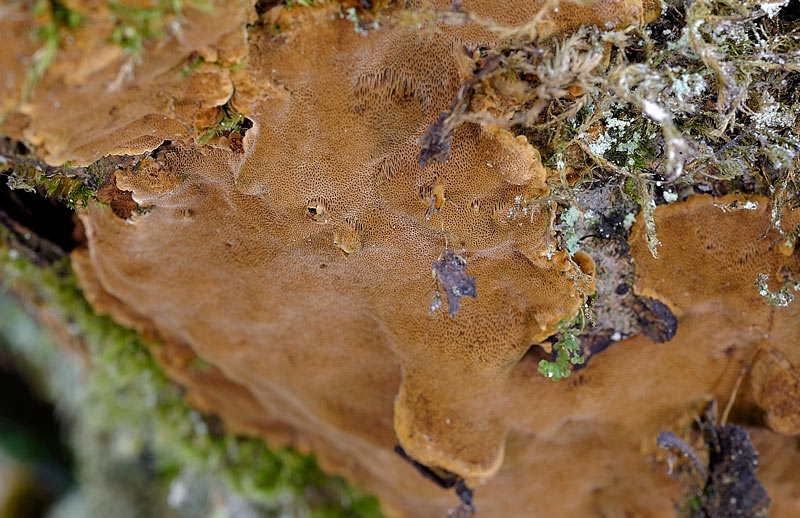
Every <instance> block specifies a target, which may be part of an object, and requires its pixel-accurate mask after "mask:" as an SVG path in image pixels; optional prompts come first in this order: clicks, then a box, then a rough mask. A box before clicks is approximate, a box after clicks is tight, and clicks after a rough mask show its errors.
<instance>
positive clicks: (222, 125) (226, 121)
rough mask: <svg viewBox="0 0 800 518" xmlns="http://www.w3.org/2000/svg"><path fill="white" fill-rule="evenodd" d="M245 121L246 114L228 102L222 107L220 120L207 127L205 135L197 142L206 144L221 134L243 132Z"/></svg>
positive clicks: (202, 144)
mask: <svg viewBox="0 0 800 518" xmlns="http://www.w3.org/2000/svg"><path fill="white" fill-rule="evenodd" d="M245 123H246V118H245V116H244V115H242V114H241V113H238V112H236V111H234V110H233V108H231V107H230V106H229V105H227V104H226V105H225V106H223V107H222V117H221V118H220V120H219V121H218V122H217V123H216V124H214V125H213V126H211V127H210V128H208V129H206V131H205V132H204V133H203V135H202V136H201V137H200V138H199V139H198V140H197V143H198V144H200V145H201V146H204V145H206V144H208V143H209V142H210V141H211V139H213V138H214V137H217V136H220V135H229V134H231V133H239V134H243V133H244V130H245Z"/></svg>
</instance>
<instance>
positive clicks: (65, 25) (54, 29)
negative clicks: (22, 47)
mask: <svg viewBox="0 0 800 518" xmlns="http://www.w3.org/2000/svg"><path fill="white" fill-rule="evenodd" d="M33 13H34V15H35V16H36V18H37V19H39V20H42V21H41V23H39V27H38V28H37V30H36V32H35V33H34V34H33V36H34V37H35V38H36V39H37V40H38V41H41V43H42V46H41V47H40V48H39V50H37V51H36V53H35V54H34V55H33V61H32V62H31V65H30V67H29V68H28V72H27V74H26V75H25V83H24V85H23V87H22V100H23V101H27V100H28V99H29V98H30V97H31V95H32V94H33V91H34V89H35V88H36V85H38V84H39V81H41V80H42V78H43V77H44V74H45V73H46V72H47V69H48V68H49V67H50V65H51V64H52V63H53V61H55V59H56V55H57V54H58V49H59V48H60V46H61V38H62V34H63V33H64V32H65V31H71V30H75V29H77V28H78V27H79V26H80V25H81V24H82V23H84V22H85V20H86V17H85V16H84V15H82V14H81V13H79V12H78V11H75V10H73V9H70V8H69V7H68V6H67V4H66V3H64V2H60V1H58V0H36V4H35V5H34V7H33Z"/></svg>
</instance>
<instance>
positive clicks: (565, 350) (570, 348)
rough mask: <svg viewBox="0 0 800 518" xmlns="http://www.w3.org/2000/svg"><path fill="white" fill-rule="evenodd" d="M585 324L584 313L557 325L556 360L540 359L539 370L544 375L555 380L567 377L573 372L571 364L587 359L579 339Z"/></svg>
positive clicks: (554, 353)
mask: <svg viewBox="0 0 800 518" xmlns="http://www.w3.org/2000/svg"><path fill="white" fill-rule="evenodd" d="M583 325H584V319H583V313H581V314H580V315H579V316H578V317H577V318H576V319H568V320H562V321H561V322H559V323H558V324H557V325H556V328H557V329H558V334H557V336H558V341H556V342H555V343H554V344H553V357H554V361H548V360H540V361H539V372H540V373H541V374H542V375H543V376H544V377H546V378H549V379H551V380H553V381H559V380H561V379H563V378H567V377H569V375H570V374H571V373H572V370H571V369H570V365H580V364H582V363H583V362H584V361H585V359H584V357H583V354H582V351H581V345H580V342H579V341H578V335H579V334H580V332H581V330H582V328H583Z"/></svg>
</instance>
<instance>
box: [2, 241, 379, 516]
mask: <svg viewBox="0 0 800 518" xmlns="http://www.w3.org/2000/svg"><path fill="white" fill-rule="evenodd" d="M3 239H4V235H3V233H2V232H0V280H1V281H2V282H3V283H4V284H6V285H9V286H12V287H13V288H15V289H17V290H23V291H25V292H29V293H32V294H33V296H34V298H35V299H36V300H40V301H42V302H43V303H45V304H46V306H47V307H48V308H49V309H51V310H54V311H56V312H57V313H58V315H59V316H60V317H61V318H62V319H63V320H64V321H65V322H67V323H68V326H69V329H70V331H71V332H72V333H75V334H76V335H78V336H80V337H81V338H82V339H83V341H84V342H85V344H86V346H87V354H88V357H89V361H90V364H91V369H90V370H89V372H88V379H87V380H86V381H87V387H86V394H85V398H84V400H83V401H82V405H83V406H84V407H85V408H86V409H88V410H87V412H86V415H85V418H86V419H87V420H88V421H89V422H88V425H89V426H91V427H92V428H94V429H96V430H102V431H103V433H104V434H106V435H108V436H110V437H124V438H125V440H126V441H127V443H128V444H130V445H132V446H131V447H134V448H138V449H139V451H145V450H147V451H150V450H152V451H153V452H154V453H155V455H154V457H155V459H156V462H157V466H156V472H157V475H158V477H160V478H161V479H163V481H164V483H166V482H168V481H169V479H171V478H172V477H174V476H175V475H176V474H177V473H178V472H180V471H181V470H182V469H191V470H195V471H200V472H206V473H212V474H214V475H215V476H218V477H222V478H223V479H224V480H227V481H228V482H229V483H230V484H231V486H232V487H234V488H236V489H237V490H239V491H241V492H242V494H243V495H245V496H246V497H247V498H248V499H251V500H254V501H256V502H260V503H261V504H263V505H264V506H267V507H272V508H274V509H276V510H277V509H279V508H281V506H282V505H285V504H286V502H291V503H292V508H293V511H292V513H293V515H294V516H311V517H329V518H333V517H346V516H347V517H379V516H381V514H380V511H379V507H378V504H377V501H376V500H375V499H374V498H372V497H368V496H365V495H364V494H363V493H362V492H360V491H358V490H356V489H354V488H352V487H350V486H348V485H347V484H345V483H344V482H343V481H342V480H340V479H337V478H332V477H328V476H326V475H324V474H322V473H321V472H320V470H319V468H318V467H317V465H316V462H315V461H314V459H313V458H312V457H309V456H306V455H302V454H300V453H298V452H296V451H294V450H292V449H271V448H269V447H268V446H267V445H266V444H265V443H264V441H262V440H259V439H252V438H245V437H239V436H233V435H230V434H225V433H213V432H212V427H211V425H210V421H209V420H208V418H207V417H205V416H202V415H200V414H199V413H198V412H197V411H195V410H193V409H191V408H189V407H188V406H187V405H186V404H185V403H184V401H183V399H182V398H181V391H180V389H179V387H177V386H176V385H174V384H173V383H172V382H171V381H170V380H169V379H168V378H167V377H166V376H165V375H164V373H163V372H162V371H161V369H160V368H159V366H158V365H157V363H156V361H155V360H154V358H153V357H152V356H151V355H150V353H149V352H148V351H149V348H150V347H154V346H157V344H153V343H148V342H147V341H146V340H145V339H144V338H142V337H141V336H140V335H139V334H137V333H136V332H134V331H132V330H130V329H127V328H125V327H122V326H120V325H119V324H117V323H116V322H114V321H113V320H112V319H111V318H110V317H108V316H101V315H97V314H95V313H94V312H93V311H92V308H91V307H90V306H89V304H88V302H87V301H86V300H85V299H84V297H83V295H82V293H81V290H80V288H79V287H78V285H77V282H76V280H75V278H74V276H73V274H72V272H71V269H70V265H69V261H68V260H67V259H66V258H65V259H63V260H62V261H60V262H58V263H56V264H53V265H52V266H51V267H46V268H42V267H38V266H35V265H33V264H32V263H30V262H29V261H27V260H26V259H24V258H22V257H20V256H19V254H16V253H15V251H14V250H10V249H9V248H8V247H7V246H6V245H5V244H3ZM309 491H310V492H311V493H312V494H313V495H316V496H314V498H311V497H310V496H309V495H310V493H309Z"/></svg>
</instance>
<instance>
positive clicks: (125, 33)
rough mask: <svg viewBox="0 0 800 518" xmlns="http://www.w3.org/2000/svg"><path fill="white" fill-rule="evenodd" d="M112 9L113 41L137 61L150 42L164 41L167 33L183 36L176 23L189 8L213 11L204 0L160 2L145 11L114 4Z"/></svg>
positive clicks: (165, 0)
mask: <svg viewBox="0 0 800 518" xmlns="http://www.w3.org/2000/svg"><path fill="white" fill-rule="evenodd" d="M109 7H110V8H111V12H112V14H113V16H114V18H115V20H116V24H115V26H114V30H113V32H112V33H111V41H112V42H113V43H116V44H117V45H119V46H120V47H122V48H123V49H125V51H126V52H128V53H130V54H132V55H133V56H137V57H138V56H140V55H141V53H142V51H143V50H144V46H145V44H146V43H147V42H148V41H150V40H158V39H161V38H163V37H164V36H166V31H167V30H168V29H169V30H171V31H172V32H173V33H174V34H176V35H180V24H179V23H177V19H178V17H180V16H181V15H182V14H183V11H184V9H185V8H186V7H192V8H194V9H199V10H201V11H204V12H211V11H212V9H213V7H212V5H211V4H210V3H208V2H206V1H205V0H187V1H184V0H158V1H157V2H155V4H154V5H152V6H145V7H141V6H131V5H127V4H125V3H122V2H111V3H110V4H109Z"/></svg>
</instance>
